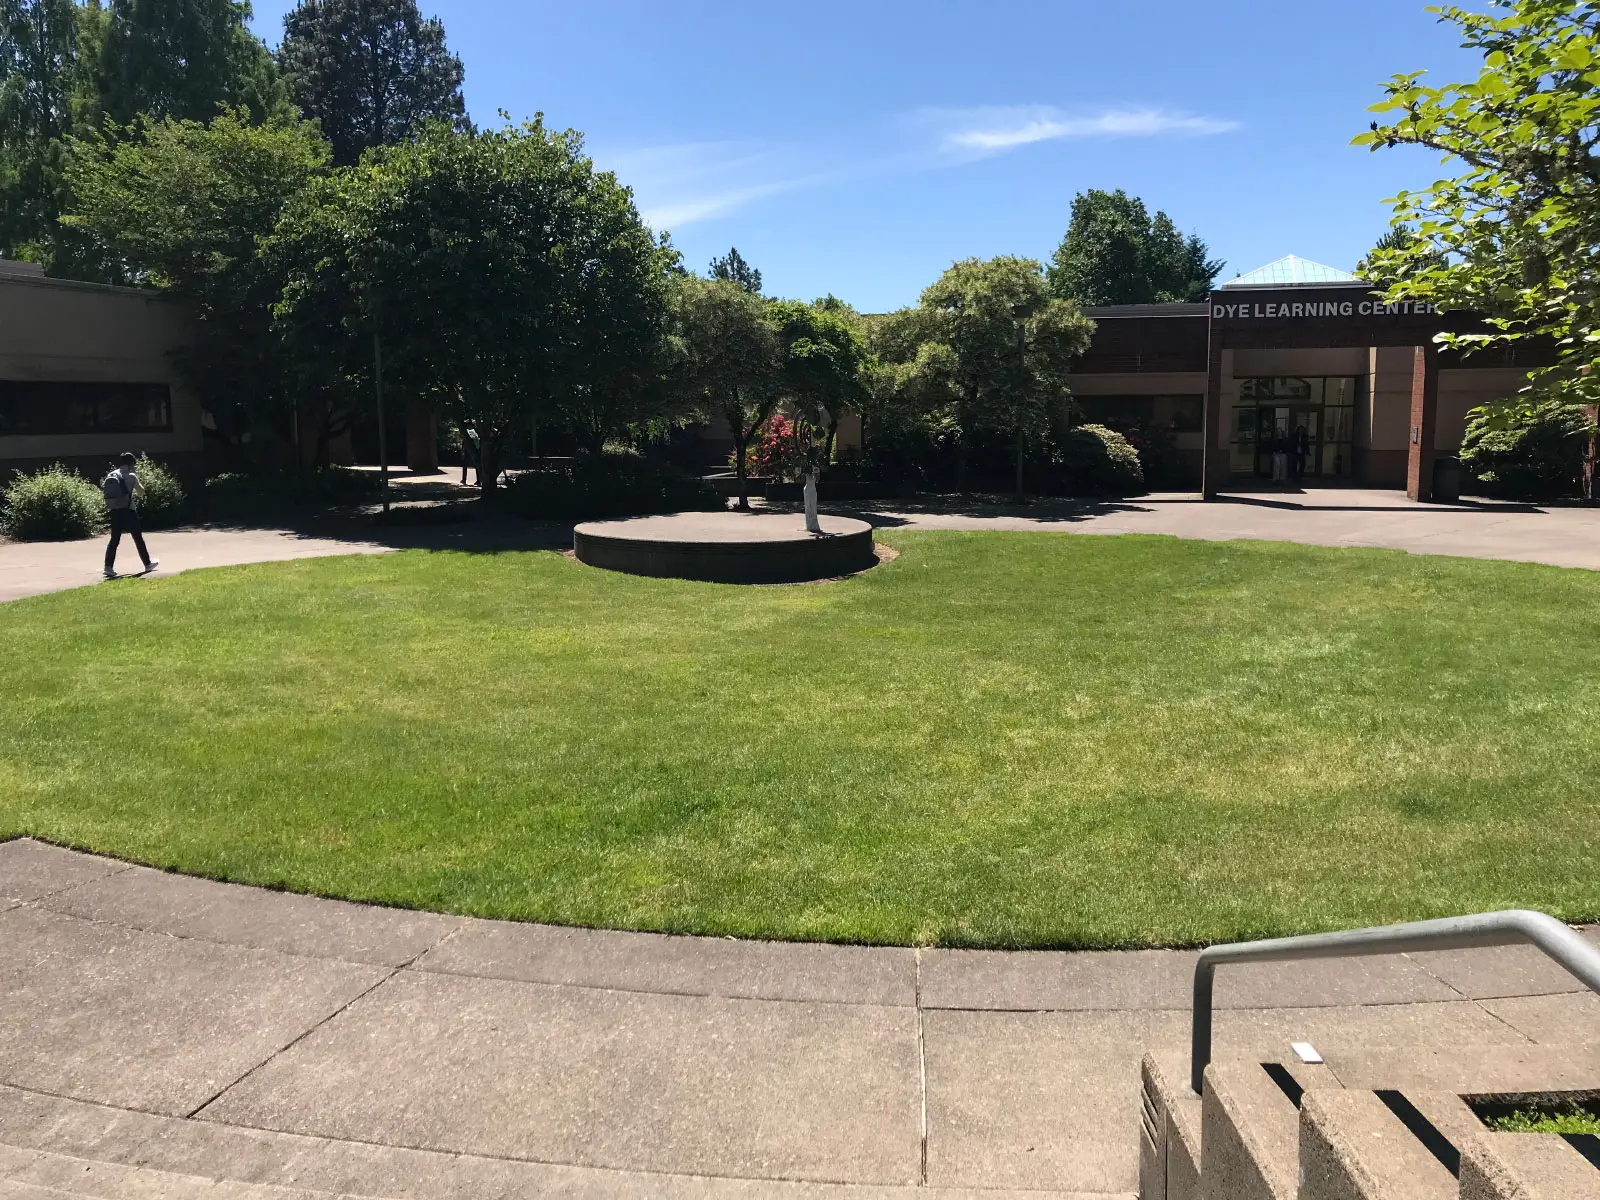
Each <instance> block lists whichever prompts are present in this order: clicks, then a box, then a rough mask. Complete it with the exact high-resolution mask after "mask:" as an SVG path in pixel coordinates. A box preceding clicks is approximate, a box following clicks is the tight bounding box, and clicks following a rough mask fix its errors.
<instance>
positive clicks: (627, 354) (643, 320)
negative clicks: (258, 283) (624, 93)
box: [268, 121, 677, 491]
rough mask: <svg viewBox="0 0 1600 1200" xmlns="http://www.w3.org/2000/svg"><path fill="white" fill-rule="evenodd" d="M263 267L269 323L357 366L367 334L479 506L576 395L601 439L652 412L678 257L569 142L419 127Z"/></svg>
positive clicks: (295, 218)
mask: <svg viewBox="0 0 1600 1200" xmlns="http://www.w3.org/2000/svg"><path fill="white" fill-rule="evenodd" d="M268 254H269V256H272V257H281V258H282V259H283V260H284V261H286V262H288V263H289V264H290V266H289V269H288V271H287V279H288V283H287V286H286V287H285V289H284V292H283V296H282V299H281V301H280V302H279V304H278V305H277V309H276V314H277V318H278V320H279V322H280V323H281V324H282V325H284V326H286V327H290V328H296V329H302V330H303V329H315V328H316V327H318V325H319V322H320V323H321V324H322V325H324V326H325V327H327V328H328V330H329V332H330V333H332V334H334V335H335V336H338V337H340V338H341V339H342V340H344V341H345V343H346V344H347V345H350V344H360V345H362V346H363V348H365V347H369V346H370V345H371V336H372V332H373V331H374V330H377V331H378V332H379V333H380V334H381V338H382V345H383V348H384V352H385V371H386V386H388V387H390V388H392V394H394V395H400V396H404V395H416V396H427V397H430V398H431V399H433V400H435V401H437V402H438V403H440V404H441V405H442V406H443V407H444V409H445V411H446V412H447V414H448V415H449V416H450V417H451V418H453V419H455V420H458V421H461V422H463V423H464V424H466V425H468V426H469V427H471V428H472V429H473V430H475V431H476V433H477V437H478V451H479V456H480V467H481V470H480V472H479V477H480V479H481V480H482V485H483V488H484V490H485V491H491V490H493V488H494V487H495V486H496V483H497V480H498V477H499V474H500V472H501V469H502V467H503V464H504V461H505V456H506V453H507V451H508V447H509V445H510V443H511V440H512V438H513V436H514V435H516V434H517V433H519V432H520V431H522V430H526V429H527V428H528V425H529V423H530V421H531V420H532V419H533V418H534V417H536V416H539V415H541V414H555V413H561V412H563V411H567V409H566V408H565V407H564V406H566V405H569V404H571V403H575V402H574V401H572V400H571V397H572V395H573V393H574V392H579V393H582V394H584V395H587V396H591V397H593V398H594V400H595V404H596V406H599V405H601V404H603V405H604V406H605V407H606V411H607V413H608V414H609V415H608V416H607V418H606V419H605V420H604V421H601V422H599V424H601V425H604V424H607V423H611V422H613V421H620V420H621V418H622V417H623V416H629V417H634V418H641V419H645V418H648V417H649V416H652V415H654V413H655V411H656V410H657V406H658V405H660V404H664V403H665V402H666V389H665V388H664V387H662V386H658V383H659V377H660V369H661V362H660V358H661V355H662V354H663V353H664V351H665V341H666V336H667V328H666V326H667V316H668V311H669V300H670V284H669V273H670V271H671V269H672V268H673V267H674V266H675V265H676V262H677V255H676V252H674V251H673V250H672V249H671V248H670V247H669V246H667V245H666V244H665V243H658V242H657V241H656V240H655V237H654V235H653V234H652V233H651V232H650V230H649V229H648V228H646V227H645V225H644V224H643V222H642V221H641V220H640V219H639V214H638V211H637V210H636V209H635V207H634V204H633V199H632V196H631V194H630V193H629V192H628V190H627V189H626V188H624V187H622V186H621V185H620V184H619V183H618V182H617V180H616V177H615V176H613V175H611V174H610V173H607V172H597V171H596V170H595V169H594V164H593V163H592V161H591V160H590V159H589V158H588V157H587V156H585V155H584V154H583V139H582V136H581V135H580V134H578V133H576V132H575V131H572V130H568V131H566V132H564V133H556V132H552V131H550V130H547V129H546V128H545V127H544V125H543V124H542V122H540V121H534V122H532V123H529V124H527V125H523V126H520V127H507V128H504V129H497V130H483V131H473V132H468V133H458V132H455V131H453V130H451V129H449V128H448V127H446V126H444V125H439V124H435V125H430V126H428V127H427V129H426V130H425V131H424V132H423V133H422V134H421V136H420V137H418V138H417V140H416V141H414V142H407V143H405V144H402V145H397V146H385V147H379V148H377V149H374V150H371V151H368V153H367V154H366V155H365V156H363V158H362V160H361V162H360V164H359V165H358V166H356V167H354V168H350V169H348V170H346V171H344V172H341V173H339V174H338V175H336V176H334V177H332V178H330V179H328V180H325V181H323V182H322V183H320V184H319V185H318V186H316V187H314V188H313V189H311V190H310V191H309V193H308V194H307V195H306V196H305V197H304V198H303V200H302V201H301V202H300V203H298V204H296V205H295V207H294V208H293V209H292V210H291V212H290V213H289V214H288V215H287V216H286V218H285V220H284V221H283V223H282V225H281V226H280V228H279V231H278V233H277V235H276V236H275V237H274V238H273V240H272V243H271V244H270V245H269V247H268ZM602 432H604V433H605V434H606V436H609V435H610V433H611V432H612V431H609V430H603V431H602ZM599 441H600V444H603V441H604V438H603V437H602V438H600V439H599Z"/></svg>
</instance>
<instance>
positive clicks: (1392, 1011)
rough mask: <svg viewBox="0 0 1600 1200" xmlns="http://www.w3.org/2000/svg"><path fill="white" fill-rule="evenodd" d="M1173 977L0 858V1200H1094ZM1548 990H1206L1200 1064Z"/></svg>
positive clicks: (1234, 982) (1515, 958)
mask: <svg viewBox="0 0 1600 1200" xmlns="http://www.w3.org/2000/svg"><path fill="white" fill-rule="evenodd" d="M1191 964H1192V955H1190V954H1188V953H1184V952H1178V951H1137V952H1127V953H1079V954H1065V953H1000V952H982V951H953V950H921V951H918V950H910V949H869V948H861V947H842V946H827V945H803V944H772V943H758V942H736V941H727V940H719V939H704V938H678V937H665V936H659V935H651V934H629V933H607V932H596V931H586V930H574V929H559V928H551V927H547V926H537V925H518V924H508V923H503V922H495V921H483V920H474V919H468V918H457V917H445V916H436V915H431V914H425V913H412V912H403V911H397V910H389V909H377V908H368V907H363V906H359V905H351V904H344V903H339V902H335V901H328V900H318V899H312V898H307V897H302V896H295V895H289V894H284V893H278V892H268V891H260V890H256V889H251V888H242V887H237V886H233V885H228V884H219V883H212V882H207V881H203V880H196V879H190V878H185V877H182V876H176V875H169V874H163V873H160V872H157V871H151V870H148V869H145V868H141V867H129V866H127V865H125V864H123V863H119V862H114V861H111V860H108V859H102V858H95V857H90V856H86V855H81V854H75V853H70V852H68V851H64V850H59V849H55V848H53V847H49V846H45V845H42V844H40V843H37V842H32V841H27V840H19V841H13V842H9V843H4V844H0V1013H3V1014H4V1019H3V1020H0V1196H8V1197H23V1196H26V1197H35V1196H39V1197H48V1196H59V1195H61V1194H64V1192H66V1191H70V1193H71V1194H75V1195H85V1196H103V1197H110V1196H133V1195H169V1196H174V1197H177V1196H222V1195H226V1196H229V1197H233V1198H234V1200H238V1198H240V1197H257V1196H259V1197H262V1198H263V1200H264V1198H265V1197H268V1196H276V1197H279V1200H283V1198H284V1197H287V1196H290V1195H292V1196H296V1197H302V1200H303V1198H305V1197H308V1196H320V1195H346V1196H385V1197H405V1198H408V1200H410V1198H416V1200H423V1198H430V1200H431V1198H434V1197H461V1198H463V1200H464V1198H467V1197H471V1198H473V1200H493V1198H495V1197H527V1196H548V1195H560V1196H596V1197H598V1196H653V1197H654V1196H666V1197H748V1196H776V1197H794V1198H796V1200H801V1198H809V1197H825V1196H828V1197H831V1196H848V1197H902V1198H904V1197H912V1196H928V1197H955V1196H968V1197H972V1196H976V1195H978V1194H980V1191H981V1193H982V1194H984V1195H991V1196H992V1195H995V1194H997V1193H998V1194H1007V1193H1010V1194H1019V1195H1020V1194H1046V1195H1057V1196H1062V1195H1065V1196H1079V1197H1087V1196H1096V1197H1107V1196H1127V1195H1129V1194H1130V1193H1131V1192H1132V1191H1133V1189H1134V1187H1135V1183H1136V1170H1137V1165H1136V1146H1137V1133H1138V1121H1139V1101H1138V1063H1139V1058H1140V1055H1141V1053H1142V1052H1143V1051H1145V1050H1147V1049H1153V1050H1157V1051H1164V1052H1176V1053H1181V1052H1182V1050H1183V1048H1184V1047H1185V1045H1186V1039H1187V1035H1188V1031H1189V1015H1188V1012H1187V1003H1188V999H1187V996H1188V984H1189V973H1190V969H1191ZM1576 987H1577V985H1576V984H1574V983H1573V981H1572V980H1571V979H1569V978H1568V977H1567V976H1566V975H1564V974H1563V973H1562V972H1561V971H1559V970H1558V969H1556V968H1554V967H1552V966H1550V965H1549V964H1548V963H1547V962H1545V961H1544V960H1543V959H1541V958H1540V957H1538V956H1537V955H1536V954H1534V953H1532V952H1531V951H1523V950H1520V949H1515V950H1514V949H1504V950H1484V951H1458V952H1449V953H1438V954H1423V955H1409V956H1391V957H1385V958H1376V959H1365V960H1348V961H1340V962H1326V963H1305V964H1287V965H1276V966H1263V967H1252V968H1233V969H1229V970H1226V971H1224V972H1222V973H1221V974H1220V975H1219V978H1218V1002H1219V1004H1220V1006H1221V1008H1222V1011H1221V1012H1220V1013H1219V1016H1218V1028H1217V1034H1218V1037H1217V1044H1218V1052H1219V1055H1224V1054H1243V1053H1249V1054H1252V1055H1261V1056H1262V1058H1269V1057H1270V1058H1282V1057H1283V1056H1284V1055H1286V1054H1288V1053H1289V1049H1288V1046H1289V1043H1290V1042H1291V1041H1310V1042H1312V1043H1313V1044H1314V1045H1316V1047H1317V1048H1318V1049H1319V1050H1321V1051H1323V1052H1324V1053H1325V1054H1329V1053H1338V1052H1341V1051H1347V1050H1352V1049H1355V1048H1366V1049H1370V1048H1372V1047H1380V1046H1395V1047H1409V1048H1411V1049H1413V1050H1417V1049H1422V1050H1438V1051H1440V1052H1441V1053H1447V1052H1455V1053H1462V1052H1466V1053H1471V1052H1472V1050H1471V1048H1472V1047H1474V1046H1487V1045H1502V1046H1514V1045H1519V1044H1521V1045H1525V1044H1527V1043H1529V1042H1541V1043H1546V1042H1554V1043H1563V1042H1571V1041H1582V1040H1586V1039H1588V1038H1590V1037H1592V1033H1593V1030H1594V1028H1595V1023H1596V1018H1597V1017H1600V998H1597V997H1596V996H1594V995H1593V994H1591V993H1588V992H1581V993H1580V992H1578V991H1576V990H1575V989H1576ZM219 1179H220V1180H229V1181H234V1184H233V1185H230V1189H229V1190H214V1189H215V1185H214V1184H211V1183H208V1182H207V1181H212V1180H219ZM62 1180H68V1181H75V1186H74V1187H72V1188H70V1189H63V1190H62V1191H58V1190H54V1189H58V1188H61V1181H62ZM96 1180H100V1181H103V1182H101V1183H98V1184H96V1183H95V1182H94V1181H96ZM246 1185H252V1186H246ZM97 1187H98V1188H99V1189H100V1190H95V1189H96V1188H97ZM8 1188H9V1189H10V1190H7V1189H8ZM163 1188H164V1189H166V1190H164V1191H163V1190H161V1189H163ZM282 1188H295V1189H300V1190H296V1191H294V1192H292V1193H291V1192H285V1191H279V1190H276V1189H282ZM29 1189H33V1190H29Z"/></svg>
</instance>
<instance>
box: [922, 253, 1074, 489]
mask: <svg viewBox="0 0 1600 1200" xmlns="http://www.w3.org/2000/svg"><path fill="white" fill-rule="evenodd" d="M921 307H922V308H923V310H924V311H925V312H926V314H927V316H928V320H929V327H930V329H931V330H932V331H933V334H934V337H935V339H936V341H937V344H939V345H941V346H942V347H944V348H945V349H943V350H940V351H938V352H936V353H937V358H938V360H939V361H940V363H941V364H943V368H942V369H944V370H947V371H948V372H950V374H951V376H952V378H951V380H950V385H951V386H952V387H953V389H954V390H955V392H956V394H957V395H958V396H959V397H960V407H961V412H962V424H963V426H980V427H987V428H990V429H994V430H997V431H1001V432H1005V433H1008V434H1010V435H1011V437H1012V440H1013V445H1014V447H1015V465H1016V479H1015V482H1016V491H1017V493H1018V494H1019V495H1020V494H1021V493H1022V485H1023V475H1022V472H1023V463H1024V461H1025V458H1026V453H1027V446H1028V442H1029V440H1030V439H1037V438H1039V437H1041V436H1042V435H1043V434H1044V433H1045V432H1046V431H1047V430H1048V428H1049V424H1050V420H1051V417H1052V415H1053V414H1054V413H1055V412H1056V411H1057V410H1058V409H1059V407H1060V406H1061V405H1062V404H1063V403H1065V402H1066V401H1067V400H1068V399H1069V397H1070V395H1071V393H1070V391H1069V389H1068V384H1067V380H1068V376H1069V375H1070V374H1071V371H1072V364H1073V361H1074V360H1075V359H1077V358H1078V357H1080V356H1081V355H1082V354H1083V352H1084V351H1085V350H1087V349H1088V348H1089V339H1090V337H1091V336H1092V335H1093V333H1094V322H1093V321H1091V320H1089V319H1088V318H1087V317H1085V316H1084V315H1083V313H1082V312H1081V311H1079V309H1078V306H1077V305H1076V304H1073V303H1072V302H1071V301H1068V300H1060V299H1057V298H1055V297H1053V296H1051V294H1050V289H1049V287H1048V285H1047V284H1046V282H1045V276H1044V268H1043V267H1042V266H1041V265H1040V264H1039V263H1038V262H1036V261H1034V260H1033V259H1030V258H1016V257H1011V256H1003V257H1000V258H991V259H987V260H984V259H976V258H969V259H965V260H963V261H961V262H958V263H956V264H954V265H953V266H951V267H950V268H949V269H948V270H947V271H945V273H944V274H943V275H941V276H940V277H939V280H938V282H936V283H934V284H933V286H931V287H929V288H928V289H927V290H926V291H924V292H923V293H922V299H921Z"/></svg>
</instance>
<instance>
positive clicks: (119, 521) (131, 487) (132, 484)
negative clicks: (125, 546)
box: [100, 454, 161, 579]
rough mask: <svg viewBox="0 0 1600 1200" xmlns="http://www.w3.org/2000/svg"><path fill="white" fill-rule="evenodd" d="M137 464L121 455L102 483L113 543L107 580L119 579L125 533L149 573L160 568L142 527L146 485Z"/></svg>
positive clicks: (129, 456)
mask: <svg viewBox="0 0 1600 1200" xmlns="http://www.w3.org/2000/svg"><path fill="white" fill-rule="evenodd" d="M138 461H139V460H138V459H137V458H136V457H135V456H134V455H132V454H124V455H122V456H121V458H120V459H119V460H118V462H117V465H116V467H114V468H113V469H112V471H111V474H109V475H107V476H106V477H105V478H104V479H102V480H101V481H100V494H101V495H103V496H104V497H105V498H106V513H107V515H109V516H110V518H111V542H110V544H109V545H107V546H106V578H107V579H115V578H116V577H117V545H118V543H120V542H121V541H122V535H123V534H125V533H126V534H128V535H130V536H131V537H132V538H133V548H134V549H135V550H137V551H138V552H139V557H140V558H141V559H143V560H144V569H145V570H146V571H153V570H155V569H156V568H157V567H158V566H160V565H161V563H160V560H158V559H154V558H151V557H150V551H148V550H146V549H145V546H144V531H143V530H142V529H140V528H139V501H141V500H143V499H144V486H143V485H142V484H141V483H140V482H139V475H138V473H137V472H136V471H135V470H134V469H133V468H134V464H135V463H137V462H138Z"/></svg>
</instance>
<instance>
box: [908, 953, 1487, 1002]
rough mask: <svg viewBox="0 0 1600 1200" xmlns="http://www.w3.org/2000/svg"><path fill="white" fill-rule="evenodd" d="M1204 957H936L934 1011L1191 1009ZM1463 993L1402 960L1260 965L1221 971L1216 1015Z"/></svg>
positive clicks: (931, 957) (926, 995)
mask: <svg viewBox="0 0 1600 1200" xmlns="http://www.w3.org/2000/svg"><path fill="white" fill-rule="evenodd" d="M1194 963H1195V955H1194V953H1193V952H1186V951H1179V950H1133V951H1128V950H1109V951H1087V952H1085V951H1069V952H1059V953H1058V952H1051V951H1042V952H1036V953H1031V954H1012V953H1007V952H1006V951H999V950H928V951H925V952H924V953H923V959H922V1004H923V1006H924V1007H925V1008H977V1009H1016V1010H1021V1011H1027V1010H1033V1009H1048V1010H1072V1009H1108V1008H1116V1009H1185V1010H1187V1009H1188V1007H1189V1003H1190V985H1191V983H1192V981H1193V978H1194ZM1460 996H1461V994H1460V993H1459V992H1458V991H1456V990H1455V989H1453V988H1451V987H1450V986H1449V985H1448V984H1446V983H1444V982H1442V981H1441V980H1439V979H1438V978H1437V977H1435V976H1434V975H1431V974H1429V973H1428V972H1427V971H1426V970H1424V969H1423V968H1422V967H1420V966H1418V965H1417V964H1415V963H1413V962H1411V961H1409V960H1408V959H1406V958H1405V957H1404V956H1402V955H1398V954H1388V955H1379V956H1375V957H1372V958H1356V959H1338V960H1321V961H1308V962H1294V963H1251V964H1246V965H1241V966H1230V967H1227V968H1225V969H1223V970H1220V971H1218V972H1217V976H1216V986H1215V994H1214V998H1213V1003H1214V1004H1215V1006H1216V1007H1217V1008H1278V1007H1284V1008H1288V1007H1317V1006H1322V1005H1341V1004H1401V1003H1425V1002H1429V1001H1443V1000H1457V999H1460Z"/></svg>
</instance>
